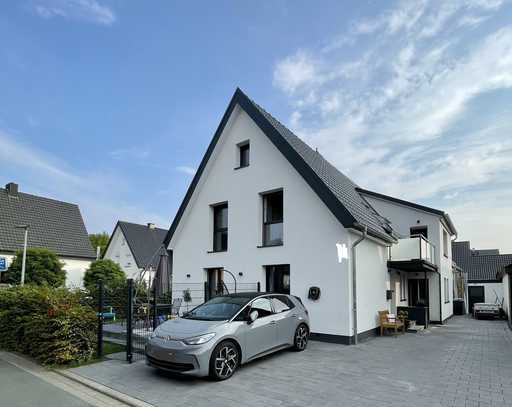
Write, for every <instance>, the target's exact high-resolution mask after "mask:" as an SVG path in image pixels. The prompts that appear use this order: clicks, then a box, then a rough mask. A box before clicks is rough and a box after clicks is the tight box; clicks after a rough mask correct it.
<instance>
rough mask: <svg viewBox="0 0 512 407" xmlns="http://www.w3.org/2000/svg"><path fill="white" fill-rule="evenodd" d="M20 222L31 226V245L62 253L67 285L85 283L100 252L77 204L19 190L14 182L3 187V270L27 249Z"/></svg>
mask: <svg viewBox="0 0 512 407" xmlns="http://www.w3.org/2000/svg"><path fill="white" fill-rule="evenodd" d="M20 225H28V226H29V228H28V245H27V246H28V248H35V247H38V248H46V249H50V250H52V251H54V252H55V253H56V254H57V255H58V256H59V259H60V260H61V261H62V263H63V264H64V267H63V268H64V270H65V271H66V285H67V286H69V287H79V286H81V285H82V280H83V275H84V273H85V270H87V269H88V268H89V265H90V264H91V262H92V261H94V260H95V258H96V255H95V253H94V250H93V248H92V246H91V243H90V241H89V237H88V234H87V230H86V228H85V225H84V221H83V219H82V215H81V214H80V209H79V208H78V206H77V205H75V204H71V203H67V202H62V201H57V200H54V199H50V198H44V197H41V196H36V195H30V194H26V193H22V192H19V190H18V185H17V184H15V183H13V182H10V183H9V184H7V185H6V186H5V189H4V188H0V271H1V269H2V268H3V267H2V266H4V267H5V268H8V266H9V263H10V262H11V261H12V258H13V257H14V255H15V253H16V251H18V250H22V249H23V241H24V230H22V229H20V228H18V227H17V226H20ZM0 274H1V273H0Z"/></svg>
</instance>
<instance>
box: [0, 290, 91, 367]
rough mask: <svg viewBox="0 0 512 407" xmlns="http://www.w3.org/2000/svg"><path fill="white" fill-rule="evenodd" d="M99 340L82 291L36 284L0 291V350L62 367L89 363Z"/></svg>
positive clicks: (89, 308)
mask: <svg viewBox="0 0 512 407" xmlns="http://www.w3.org/2000/svg"><path fill="white" fill-rule="evenodd" d="M96 341H97V318H96V312H95V311H94V309H93V308H91V307H90V306H88V305H86V304H85V301H84V296H83V294H82V293H81V292H79V291H70V290H68V289H66V288H52V287H48V286H33V285H26V286H24V287H14V288H9V289H4V290H0V348H3V349H6V350H13V351H18V352H22V353H25V354H27V355H30V356H32V357H34V358H35V359H36V360H38V361H39V362H41V363H43V364H51V365H53V364H58V365H63V364H69V363H73V362H75V363H76V362H83V361H87V360H89V359H90V358H91V357H93V356H94V354H95V351H96Z"/></svg>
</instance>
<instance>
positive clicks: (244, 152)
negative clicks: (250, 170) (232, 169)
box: [238, 141, 251, 168]
mask: <svg viewBox="0 0 512 407" xmlns="http://www.w3.org/2000/svg"><path fill="white" fill-rule="evenodd" d="M250 151H251V146H250V144H249V142H248V141H245V142H243V143H241V144H238V166H239V168H243V167H248V166H249V155H250Z"/></svg>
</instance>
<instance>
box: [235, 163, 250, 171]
mask: <svg viewBox="0 0 512 407" xmlns="http://www.w3.org/2000/svg"><path fill="white" fill-rule="evenodd" d="M248 166H249V164H247V165H241V166H239V167H235V168H233V169H234V170H241V169H242V168H247V167H248Z"/></svg>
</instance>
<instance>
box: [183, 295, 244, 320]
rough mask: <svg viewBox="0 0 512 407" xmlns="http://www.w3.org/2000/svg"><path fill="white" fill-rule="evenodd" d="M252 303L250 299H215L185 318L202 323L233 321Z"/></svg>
mask: <svg viewBox="0 0 512 407" xmlns="http://www.w3.org/2000/svg"><path fill="white" fill-rule="evenodd" d="M249 301H250V298H248V297H215V298H212V299H211V300H210V301H208V302H205V303H204V304H202V305H199V306H198V307H196V308H194V309H193V310H192V311H190V312H188V313H187V314H185V315H184V316H183V318H186V319H198V320H202V321H224V320H227V319H231V318H232V317H233V316H234V315H235V314H236V313H237V312H238V311H240V309H241V308H242V307H243V306H244V305H245V304H247V303H248V302H249Z"/></svg>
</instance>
